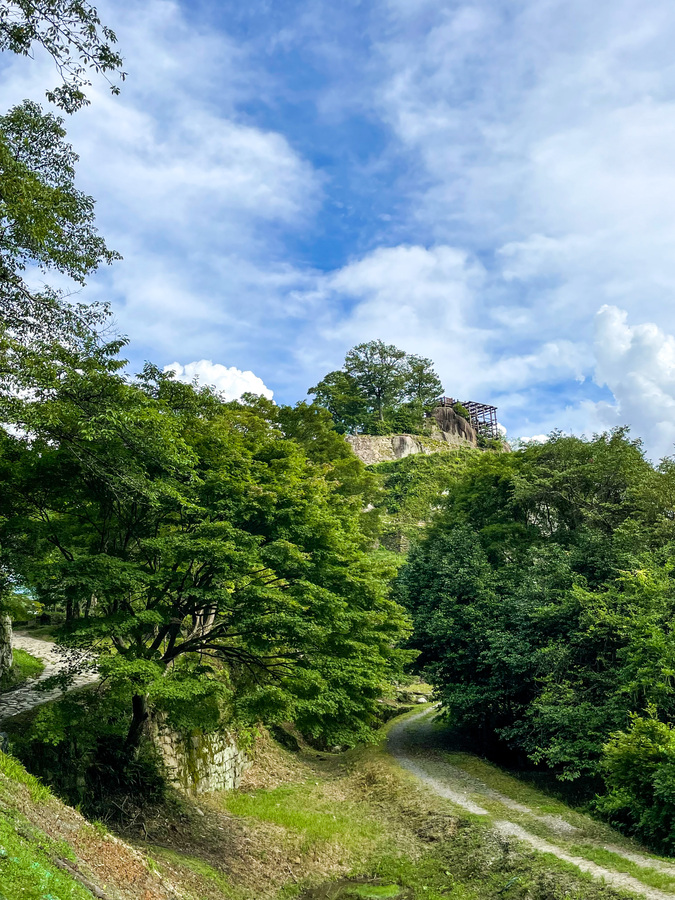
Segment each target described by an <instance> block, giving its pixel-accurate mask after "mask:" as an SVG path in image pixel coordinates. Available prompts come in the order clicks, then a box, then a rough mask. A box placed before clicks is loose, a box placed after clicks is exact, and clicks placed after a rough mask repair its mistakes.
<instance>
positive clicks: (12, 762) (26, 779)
mask: <svg viewBox="0 0 675 900" xmlns="http://www.w3.org/2000/svg"><path fill="white" fill-rule="evenodd" d="M0 772H1V773H2V774H3V775H5V776H6V777H7V778H9V779H10V780H11V781H17V782H18V783H19V784H23V785H25V786H26V787H27V788H28V790H29V791H30V798H31V800H32V801H33V803H44V802H45V801H46V800H49V799H50V798H51V796H52V793H51V791H50V790H49V788H48V787H47V786H46V785H44V784H43V783H42V782H41V781H40V780H39V779H38V778H35V776H34V775H31V774H30V773H29V772H27V771H26V770H25V769H24V767H23V766H22V765H21V763H20V762H19V760H18V759H14V757H13V756H9V755H8V754H7V753H2V751H0Z"/></svg>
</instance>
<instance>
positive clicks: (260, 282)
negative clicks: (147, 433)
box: [0, 0, 321, 368]
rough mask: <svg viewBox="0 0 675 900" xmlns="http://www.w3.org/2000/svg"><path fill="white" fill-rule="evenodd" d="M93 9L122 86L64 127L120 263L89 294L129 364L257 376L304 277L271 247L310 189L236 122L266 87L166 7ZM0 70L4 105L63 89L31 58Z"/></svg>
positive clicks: (274, 146)
mask: <svg viewBox="0 0 675 900" xmlns="http://www.w3.org/2000/svg"><path fill="white" fill-rule="evenodd" d="M99 12H100V15H101V18H102V20H103V21H105V22H106V24H109V25H110V26H111V27H113V28H114V29H115V31H116V32H117V34H118V38H119V46H120V48H121V49H122V52H123V54H124V56H125V64H124V65H125V69H126V70H127V72H128V78H127V80H126V81H125V83H124V85H123V86H122V92H121V95H120V96H119V97H112V96H110V94H109V93H108V92H107V90H106V88H105V85H104V84H103V83H101V82H99V81H96V83H95V85H94V87H93V88H92V89H91V90H90V91H89V95H90V97H91V100H92V103H91V105H90V106H89V107H87V108H85V109H83V110H82V111H80V112H79V113H77V115H75V116H73V117H70V118H69V119H68V120H67V122H66V126H67V129H68V138H69V140H70V141H71V142H72V143H73V144H74V146H75V148H76V150H77V152H78V153H79V155H80V162H79V164H78V166H77V171H78V181H79V185H80V186H81V187H82V188H83V189H84V190H86V191H87V192H89V193H91V194H92V195H93V196H94V197H95V198H96V201H97V205H96V213H97V222H98V226H99V228H100V230H101V232H102V233H103V234H104V235H105V237H106V240H107V242H108V244H109V246H111V247H114V248H115V249H117V250H119V251H120V252H121V253H122V254H123V256H124V259H123V261H122V262H118V263H116V264H115V265H114V266H113V267H112V268H111V269H108V268H105V269H104V270H102V271H100V272H99V273H97V274H96V275H95V276H93V277H92V278H91V279H90V285H89V287H88V288H87V292H86V294H85V297H86V298H89V299H106V300H111V301H112V304H113V308H114V311H115V315H116V319H117V322H118V325H119V328H120V329H121V330H122V331H123V332H126V333H128V334H129V335H130V336H131V338H132V344H131V346H130V348H129V349H130V353H131V354H132V356H133V358H134V365H138V364H139V362H140V360H141V359H142V358H143V357H151V358H154V359H156V360H157V361H158V362H160V363H165V362H168V361H170V360H171V359H173V358H175V357H176V355H178V353H181V354H183V353H185V354H186V355H187V354H190V356H191V358H200V357H201V356H203V355H215V353H216V352H224V353H227V355H228V359H231V360H232V361H233V363H234V364H235V365H239V366H240V367H242V368H246V367H247V365H254V366H256V367H257V366H258V363H259V362H260V359H259V358H258V359H256V358H254V352H255V348H256V347H258V346H263V345H264V346H265V347H266V348H267V347H269V348H272V349H274V348H275V346H276V342H278V341H284V340H285V339H286V338H285V335H283V334H281V333H280V332H281V328H280V327H279V323H280V320H282V319H283V315H284V313H283V297H284V295H285V294H286V292H287V290H288V288H289V286H297V285H298V284H300V283H302V279H303V276H302V273H301V272H296V271H295V269H294V267H293V266H292V265H289V264H288V263H286V262H285V261H284V260H283V256H282V254H281V252H280V247H281V245H280V243H279V234H280V232H282V231H283V230H284V229H285V230H288V231H290V232H296V231H299V232H302V229H303V228H305V227H306V226H307V225H308V224H309V223H310V222H311V221H312V218H313V216H314V214H315V212H316V210H317V205H318V203H319V201H320V196H321V179H320V176H319V175H318V173H317V172H316V171H315V170H314V168H313V167H312V165H311V164H310V163H309V162H307V161H306V160H305V159H304V158H303V156H302V155H301V154H300V153H299V152H298V151H297V150H295V149H294V148H293V147H292V146H291V144H290V142H289V141H288V139H287V138H286V137H285V136H284V135H283V134H282V133H281V132H279V131H274V130H271V129H269V128H263V127H259V126H258V125H256V123H255V122H253V121H252V120H251V119H250V118H249V117H246V116H244V115H242V114H241V113H240V111H239V109H240V104H241V102H242V101H245V100H248V99H251V98H253V97H255V98H256V100H257V99H259V98H260V95H261V92H263V91H264V90H265V89H266V88H267V85H268V81H269V79H268V77H267V75H266V74H265V72H264V71H262V70H260V68H259V67H257V66H256V65H255V64H254V63H253V62H252V61H251V59H249V57H248V55H247V52H246V49H245V48H244V46H243V45H241V44H240V45H237V44H235V42H234V41H233V40H232V39H231V38H230V37H229V36H228V35H227V34H226V32H225V31H223V30H219V29H214V28H207V27H206V26H205V25H203V24H202V25H201V26H200V24H199V17H198V16H191V15H190V14H189V10H187V9H186V8H185V7H182V6H181V4H180V3H178V2H174V0H148V2H145V0H144V2H139V0H121V2H120V3H116V4H114V5H113V4H111V3H109V2H107V3H104V4H101V5H100V6H99ZM2 62H3V72H2V74H3V78H2V83H1V84H0V108H2V107H3V106H4V107H7V106H10V105H11V104H12V103H16V102H19V101H20V100H22V99H23V97H25V96H31V97H35V98H40V97H41V96H43V94H44V89H45V88H46V87H51V86H53V84H54V82H55V79H56V77H57V75H56V73H55V72H54V69H53V66H52V64H51V61H50V60H49V59H48V58H46V57H45V56H40V55H39V54H38V57H37V59H36V60H35V61H33V60H28V61H27V60H24V59H22V58H18V57H12V56H4V55H3V57H2ZM254 332H257V337H258V340H257V341H251V340H250V336H251V334H252V333H254ZM263 336H265V338H264V339H261V338H263ZM272 367H273V366H272V363H271V361H270V368H272ZM277 368H278V367H277Z"/></svg>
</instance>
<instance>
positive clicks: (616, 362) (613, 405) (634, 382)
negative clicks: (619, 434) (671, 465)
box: [589, 306, 675, 456]
mask: <svg viewBox="0 0 675 900" xmlns="http://www.w3.org/2000/svg"><path fill="white" fill-rule="evenodd" d="M595 329H596V337H595V353H596V370H595V380H596V382H597V383H598V384H600V385H606V386H607V387H608V388H609V389H610V390H611V392H612V394H613V396H614V401H613V402H603V403H597V404H595V405H594V406H592V407H590V408H589V411H592V412H593V413H594V414H595V415H596V416H597V421H598V422H599V424H601V425H603V426H605V427H608V426H613V425H624V424H630V425H632V426H633V429H634V431H635V433H636V434H637V435H639V436H642V437H644V438H645V440H646V442H647V446H648V448H649V450H650V451H651V452H652V453H653V455H655V456H657V455H664V456H665V455H671V454H672V453H673V452H674V451H675V337H674V336H673V335H672V334H667V333H666V332H665V331H663V330H662V329H661V328H659V327H658V326H657V325H655V324H654V323H653V322H645V323H642V324H639V325H630V324H629V322H628V313H627V312H626V311H625V310H622V309H618V308H617V307H615V306H603V307H602V308H601V309H600V311H599V312H598V314H597V316H596V322H595Z"/></svg>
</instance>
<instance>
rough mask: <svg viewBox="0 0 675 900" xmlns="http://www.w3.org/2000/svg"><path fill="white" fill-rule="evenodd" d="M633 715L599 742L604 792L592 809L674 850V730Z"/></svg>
mask: <svg viewBox="0 0 675 900" xmlns="http://www.w3.org/2000/svg"><path fill="white" fill-rule="evenodd" d="M656 716H657V713H656V708H655V707H653V706H651V707H649V709H648V715H647V716H646V717H642V716H639V715H637V714H633V715H632V716H631V723H630V727H629V728H628V729H627V730H626V731H618V732H616V733H614V734H613V735H612V736H611V737H610V739H609V741H608V742H607V744H606V745H605V747H604V758H603V769H604V773H605V780H606V783H607V787H608V788H609V792H608V794H607V795H606V796H603V797H601V798H599V800H598V801H597V808H598V810H599V811H600V812H602V813H603V814H604V815H605V816H607V818H608V819H610V821H612V823H613V824H615V825H617V826H618V827H620V828H622V829H623V830H624V831H629V832H631V833H634V834H637V835H639V836H640V837H641V838H643V839H646V840H648V841H649V842H650V844H652V845H653V846H655V847H658V848H659V849H660V850H661V851H662V852H665V853H672V852H673V851H674V850H675V730H673V728H671V726H670V725H667V724H665V723H664V722H660V721H659V720H658V719H657V717H656Z"/></svg>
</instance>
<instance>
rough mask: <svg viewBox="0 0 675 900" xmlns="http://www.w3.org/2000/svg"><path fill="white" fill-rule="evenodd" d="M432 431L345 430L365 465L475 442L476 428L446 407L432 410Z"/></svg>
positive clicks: (435, 451)
mask: <svg viewBox="0 0 675 900" xmlns="http://www.w3.org/2000/svg"><path fill="white" fill-rule="evenodd" d="M433 419H434V422H433V424H432V430H431V434H430V435H429V436H428V437H427V436H426V435H422V434H391V435H389V434H387V435H379V434H348V435H347V436H346V437H347V440H348V441H349V443H350V444H351V445H352V450H353V451H354V453H355V454H356V455H357V456H358V457H359V459H360V460H362V462H364V463H365V464H366V465H367V466H370V465H373V464H374V463H379V462H387V461H390V460H394V459H403V458H404V457H405V456H412V455H413V454H415V453H427V454H429V453H442V452H443V451H444V450H448V449H449V448H450V447H457V446H465V447H466V446H469V447H477V446H478V435H477V432H476V429H475V428H474V427H473V425H471V424H470V423H469V422H467V421H466V419H463V418H462V417H461V416H458V415H457V413H456V412H455V411H454V410H453V409H450V408H449V407H440V406H439V407H438V408H437V409H435V410H434V412H433Z"/></svg>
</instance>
